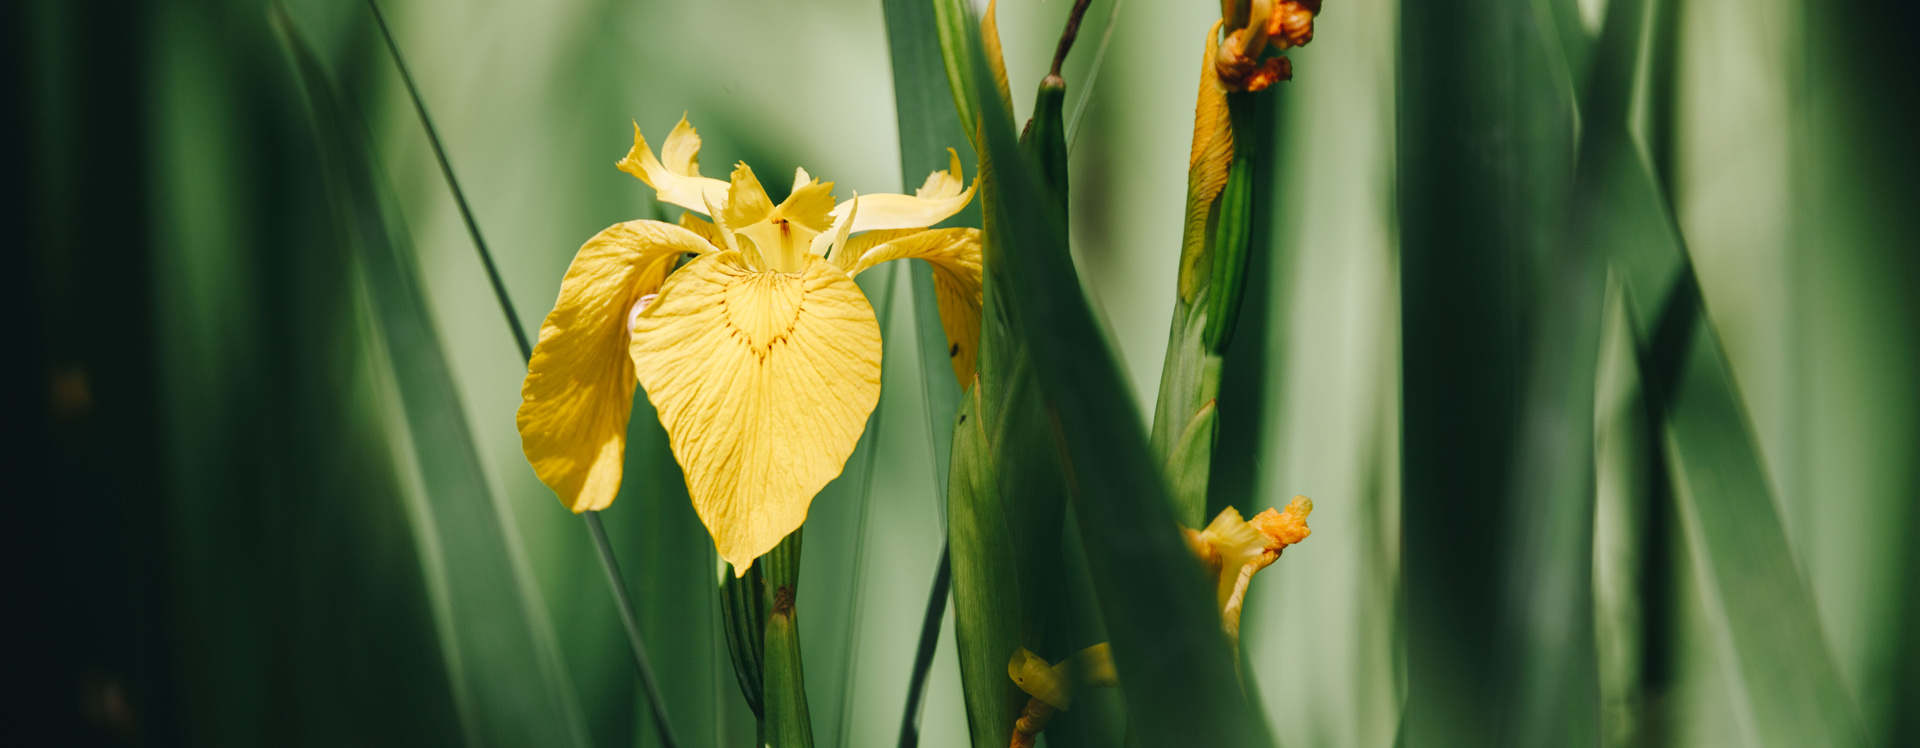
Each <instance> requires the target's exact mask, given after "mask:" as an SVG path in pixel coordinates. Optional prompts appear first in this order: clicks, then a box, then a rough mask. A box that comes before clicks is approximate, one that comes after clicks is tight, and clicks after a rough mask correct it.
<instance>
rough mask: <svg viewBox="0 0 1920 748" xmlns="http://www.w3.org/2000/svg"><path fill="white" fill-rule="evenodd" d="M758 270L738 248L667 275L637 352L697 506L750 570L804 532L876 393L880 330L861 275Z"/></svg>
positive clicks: (813, 263)
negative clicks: (862, 289)
mask: <svg viewBox="0 0 1920 748" xmlns="http://www.w3.org/2000/svg"><path fill="white" fill-rule="evenodd" d="M807 259H808V262H807V265H806V267H805V268H804V269H803V270H802V271H801V272H799V273H771V272H758V271H755V270H753V269H751V268H748V267H747V266H746V265H745V263H744V261H743V259H742V258H741V257H740V255H739V254H738V253H735V252H726V253H721V254H716V255H710V256H707V257H702V258H700V259H698V260H695V261H694V262H692V263H690V264H688V265H687V266H686V267H684V268H682V269H681V270H680V272H678V273H675V274H674V275H673V277H672V278H670V279H668V281H667V283H666V286H665V288H663V289H662V291H661V296H660V300H659V301H658V302H656V303H655V304H654V305H653V306H651V307H648V308H647V310H646V311H645V312H644V313H642V314H641V315H640V317H639V319H638V322H637V323H636V324H635V326H634V331H633V339H632V343H631V348H630V350H631V353H632V355H633V364H634V366H635V367H636V370H637V372H638V374H639V378H640V382H641V385H642V386H643V387H644V388H645V389H646V392H647V397H648V398H649V399H651V400H652V401H653V404H654V407H655V408H657V409H658V410H659V413H660V423H661V424H662V425H663V426H665V427H666V429H667V436H668V440H669V442H670V443H671V444H672V446H673V455H674V457H675V458H676V459H678V460H679V461H680V466H681V468H682V469H683V470H684V471H685V473H686V476H687V490H688V493H690V494H692V497H693V505H694V509H695V511H696V512H698V513H699V515H700V520H701V521H702V522H704V523H706V526H707V530H708V532H709V533H711V534H712V535H713V542H714V546H715V547H717V548H718V549H719V551H720V557H721V558H722V559H725V560H726V561H727V562H728V563H731V564H733V567H734V573H735V574H736V575H744V574H745V573H746V570H747V569H748V567H750V566H751V565H752V563H753V560H754V559H755V558H757V557H759V556H760V555H761V554H764V553H766V552H767V551H768V550H771V549H772V548H773V547H774V546H775V545H777V544H779V542H780V539H781V538H784V537H786V536H787V534H788V533H791V532H793V531H794V530H795V529H796V528H798V527H799V526H800V524H801V523H802V522H804V521H805V520H806V517H807V507H808V505H809V504H810V503H811V502H812V501H813V496H814V494H816V493H818V492H819V491H820V489H821V487H823V486H825V485H826V484H827V481H830V480H832V479H833V478H834V477H835V476H837V475H839V474H840V470H841V468H842V467H844V466H845V464H846V461H847V457H848V455H850V454H852V453H853V447H854V444H855V443H856V442H858V441H859V440H860V433H861V432H862V431H863V430H865V428H866V423H867V416H868V415H870V414H871V413H872V412H873V407H874V405H875V404H876V403H878V402H879V399H880V327H879V325H878V324H877V323H876V322H875V321H874V317H873V308H872V307H871V306H869V305H868V304H867V299H866V297H865V296H862V295H861V293H860V287H859V286H856V285H854V283H853V279H852V278H849V277H848V276H847V275H846V274H845V273H842V272H840V270H839V269H838V268H835V267H834V266H833V265H831V264H829V263H827V262H826V261H824V260H821V259H819V258H817V257H811V256H809V257H808V258H807Z"/></svg>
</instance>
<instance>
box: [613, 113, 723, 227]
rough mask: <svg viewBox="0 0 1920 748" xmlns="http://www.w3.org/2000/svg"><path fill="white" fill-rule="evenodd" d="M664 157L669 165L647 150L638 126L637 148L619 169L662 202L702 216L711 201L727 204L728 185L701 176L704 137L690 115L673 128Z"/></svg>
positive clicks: (683, 117) (634, 140)
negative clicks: (655, 193)
mask: <svg viewBox="0 0 1920 748" xmlns="http://www.w3.org/2000/svg"><path fill="white" fill-rule="evenodd" d="M660 153H661V154H662V155H663V156H665V157H666V161H665V163H662V162H661V160H660V159H657V158H654V157H653V149H652V148H649V147H647V139H646V137H645V136H642V135H641V134H640V123H638V122H635V123H634V124H633V148H632V149H630V150H628V151H627V157H626V158H623V159H620V161H619V163H617V164H615V166H618V167H620V170H621V171H624V172H626V173H628V174H632V175H634V176H636V177H639V178H640V181H642V182H646V183H647V185H648V186H651V187H652V188H653V189H654V190H656V191H657V192H659V198H660V201H661V202H667V203H673V204H674V205H678V206H680V207H682V208H686V209H687V210H697V211H700V212H702V213H705V212H707V202H708V201H709V200H711V201H712V202H714V203H715V204H720V203H724V202H726V199H727V183H726V182H722V181H720V180H718V179H713V178H711V177H703V176H700V136H699V134H697V133H695V132H694V130H693V126H692V125H689V124H687V118H686V115H681V117H680V124H678V125H675V126H674V127H673V133H672V134H670V135H668V136H667V142H666V144H665V145H664V146H663V147H661V149H660Z"/></svg>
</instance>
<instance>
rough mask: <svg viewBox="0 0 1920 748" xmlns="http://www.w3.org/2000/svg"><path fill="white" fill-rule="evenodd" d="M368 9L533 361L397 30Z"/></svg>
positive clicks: (373, 3) (371, 2) (371, 0)
mask: <svg viewBox="0 0 1920 748" xmlns="http://www.w3.org/2000/svg"><path fill="white" fill-rule="evenodd" d="M367 7H368V8H371V9H373V20H374V21H376V22H378V23H379V24H380V36H381V38H383V39H386V41H387V51H388V52H390V53H392V54H393V66H394V67H397V68H399V69H400V80H401V81H403V82H405V83H406V84H407V97H408V98H409V99H412V100H413V111H414V112H415V113H417V114H419V115H420V126H421V127H423V128H425V129H426V131H427V142H428V143H429V144H431V145H432V146H433V157H434V159H435V160H436V161H439V162H440V175H441V176H443V177H445V178H446V180H447V189H449V190H452V191H453V202H454V204H455V205H458V206H460V218H461V220H464V221H466V224H467V235H468V236H470V237H473V246H474V249H477V250H479V251H480V264H481V265H483V266H485V267H486V269H487V280H488V281H490V282H492V283H493V297H494V299H496V300H498V301H499V302H500V312H501V313H502V314H505V315H507V327H508V328H509V329H511V330H512V331H513V341H514V342H515V343H518V344H520V356H521V357H522V358H525V359H528V360H531V359H532V358H533V344H532V343H530V342H528V341H527V332H526V330H524V329H522V328H521V327H520V316H519V314H517V313H515V312H514V310H513V299H512V298H511V297H509V296H508V295H507V284H506V282H505V281H502V280H501V279H500V268H499V267H497V266H495V265H494V263H493V253H492V252H489V251H487V241H486V240H485V239H482V238H480V224H479V223H477V222H475V221H474V218H473V209H472V208H470V207H468V205H467V193H466V192H465V191H463V190H461V189H460V180H458V179H454V178H453V164H451V163H449V162H448V161H447V149H446V148H444V147H442V146H441V145H440V132H439V131H438V130H435V129H434V127H433V118H432V117H428V116H427V103H426V102H425V101H424V100H422V99H421V98H420V89H419V88H418V87H416V86H414V84H413V73H412V72H411V71H409V70H407V61H406V60H405V59H403V58H402V57H401V56H400V43H399V42H397V41H394V38H393V31H392V30H391V29H389V28H387V17H386V15H385V14H383V13H381V12H380V3H379V2H378V1H377V0H367Z"/></svg>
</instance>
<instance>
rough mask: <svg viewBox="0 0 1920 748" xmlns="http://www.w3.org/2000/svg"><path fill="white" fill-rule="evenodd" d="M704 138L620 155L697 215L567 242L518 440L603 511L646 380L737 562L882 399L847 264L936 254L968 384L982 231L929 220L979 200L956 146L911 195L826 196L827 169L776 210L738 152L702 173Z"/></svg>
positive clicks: (544, 470)
mask: <svg viewBox="0 0 1920 748" xmlns="http://www.w3.org/2000/svg"><path fill="white" fill-rule="evenodd" d="M699 151H700V137H699V135H697V134H696V133H695V132H694V129H693V127H692V126H690V125H688V124H687V121H686V119H685V118H682V119H681V120H680V124H679V125H678V126H676V127H675V128H674V129H673V132H672V134H670V135H668V136H667V140H666V142H665V143H664V144H662V147H661V149H660V155H659V156H658V157H656V156H655V155H654V153H653V151H652V149H651V148H649V147H648V146H647V141H646V139H645V138H644V137H642V136H641V134H640V128H639V126H638V125H635V126H634V133H633V149H632V150H631V151H630V152H628V154H627V157H626V158H624V159H622V160H621V161H620V162H619V167H620V169H621V170H623V171H626V172H628V173H631V174H633V175H634V176H636V177H639V178H640V179H641V180H643V181H645V182H646V183H647V184H648V185H651V186H652V187H653V188H654V189H655V190H656V191H657V192H658V196H659V198H660V199H661V200H663V201H665V202H669V203H672V204H674V205H678V206H681V207H683V208H686V209H688V210H689V211H691V212H690V213H688V214H686V215H683V216H682V217H681V220H680V225H673V224H668V223H662V222H659V221H627V222H625V223H620V224H616V225H613V226H610V227H608V228H607V229H606V230H604V231H601V232H600V233H599V234H597V235H595V236H594V237H593V238H592V239H589V240H588V241H587V243H586V244H585V245H584V246H582V247H581V248H580V252H579V254H577V255H575V256H574V259H573V265H572V266H570V267H569V268H567V274H566V277H565V278H564V279H563V280H562V281H561V283H560V298H559V301H558V302H557V303H556V304H555V305H554V309H553V312H552V313H550V314H548V315H547V319H546V322H545V323H544V324H543V325H541V327H540V342H539V344H538V345H537V346H535V347H534V351H533V361H532V362H531V363H530V364H529V366H528V370H527V379H526V382H525V383H524V384H523V385H522V387H521V390H520V394H521V400H522V401H521V404H520V412H519V418H518V421H519V427H520V441H521V447H522V449H523V450H524V451H525V452H526V455H527V459H528V461H530V462H531V463H532V464H533V469H534V472H535V473H537V474H538V475H539V476H540V480H542V481H544V482H545V483H546V484H547V485H548V486H550V487H552V488H553V490H554V492H555V493H556V494H558V495H559V497H560V501H561V502H562V503H564V504H566V505H567V507H568V508H570V509H572V510H573V511H576V512H581V511H589V510H598V509H603V508H605V507H606V506H607V505H609V504H611V503H613V498H614V495H615V494H617V493H618V492H619V490H620V472H621V463H622V460H623V455H624V453H625V450H626V432H627V417H628V414H629V412H630V410H631V408H632V403H633V389H634V385H635V384H636V383H638V384H639V385H641V386H642V387H644V389H645V390H646V393H647V397H648V398H649V399H650V400H652V402H653V405H654V407H655V409H657V410H658V411H659V413H660V423H661V425H663V426H665V427H666V430H667V435H668V439H669V441H670V442H671V444H672V447H673V454H674V458H675V459H677V460H679V462H680V467H681V468H682V470H683V471H684V472H685V473H686V478H687V490H688V492H689V493H690V494H691V495H692V497H693V505H694V509H695V510H696V511H697V512H698V513H699V515H700V520H701V521H702V522H704V523H705V524H706V526H707V530H708V532H710V533H711V534H712V535H713V541H714V545H715V546H716V547H717V548H718V549H719V551H720V557H721V558H723V559H725V560H726V561H727V562H729V563H731V564H733V567H734V572H735V573H736V574H745V573H746V570H747V568H748V567H749V566H751V565H752V563H753V559H755V558H758V557H759V556H760V555H761V554H764V553H766V552H767V551H769V550H771V549H772V548H773V546H774V545H776V544H778V543H779V542H780V540H781V538H784V537H786V536H787V534H788V533H791V532H793V531H794V530H795V529H797V528H799V527H800V524H801V523H802V522H803V521H805V520H806V516H807V507H808V505H809V504H810V503H811V502H812V501H813V496H814V494H816V493H818V492H819V491H820V489H821V488H822V487H823V486H825V485H826V484H827V482H828V481H830V480H832V479H833V478H834V477H835V476H837V475H839V474H840V470H841V468H842V467H843V466H844V465H845V464H846V460H847V457H848V455H850V454H851V453H852V452H853V448H854V444H855V442H857V441H858V440H859V438H860V433H861V432H862V431H863V430H864V429H865V428H866V422H867V416H868V415H869V414H871V413H872V412H873V407H874V405H875V404H876V403H877V402H878V401H879V399H880V327H879V325H878V323H876V321H875V320H874V316H873V308H872V307H871V306H870V305H868V303H867V299H866V297H865V296H864V295H863V294H862V293H861V291H860V287H859V286H857V285H855V284H854V282H853V278H854V276H856V275H859V274H860V273H861V272H864V271H865V270H867V269H868V268H871V267H874V266H875V265H878V264H880V263H882V262H886V261H888V260H902V259H914V258H918V259H922V260H926V261H928V262H929V263H931V264H932V266H933V269H934V279H935V284H934V287H935V289H936V291H937V293H938V296H939V307H940V317H941V323H942V325H943V326H944V328H945V330H946V333H947V338H948V340H947V342H948V346H949V347H948V353H949V356H950V358H951V359H952V363H953V371H954V375H955V376H956V377H959V378H960V380H961V381H962V382H965V381H967V380H970V379H971V378H972V376H973V367H974V362H975V360H976V359H977V353H978V351H977V350H976V346H977V345H978V342H979V338H980V234H979V231H977V230H975V229H969V228H954V229H927V228H926V227H928V226H932V225H933V224H936V223H939V222H940V221H942V220H945V219H946V218H947V217H949V216H952V215H953V214H955V213H957V212H959V211H960V209H961V208H964V207H966V205H967V203H968V202H969V201H971V200H972V199H973V193H974V187H973V186H966V187H965V188H964V189H963V188H962V187H963V185H962V182H961V179H960V176H961V172H960V159H959V156H957V155H953V156H952V157H951V158H952V165H951V166H950V167H949V169H948V170H947V171H938V172H934V173H933V174H932V175H930V176H928V177H927V181H926V183H925V184H924V185H922V186H921V187H920V189H919V190H918V191H917V192H916V193H915V194H913V195H864V196H856V197H855V199H853V200H848V201H846V202H842V203H837V204H836V203H835V202H834V199H833V184H832V183H831V182H826V183H822V182H820V181H818V180H815V179H813V178H812V177H810V176H809V175H808V174H807V172H806V170H804V169H801V170H797V173H796V174H795V179H794V183H793V190H792V191H791V193H789V195H788V196H787V198H786V200H784V201H782V202H781V203H780V204H779V205H775V204H773V201H772V200H771V199H770V198H769V197H768V196H767V192H766V190H765V189H763V188H762V187H761V186H760V181H759V180H758V179H757V178H755V176H754V174H753V170H752V169H750V168H748V167H747V165H746V164H744V163H743V164H740V165H738V166H736V167H735V168H734V171H733V175H732V178H731V179H730V180H728V181H721V180H718V179H713V178H710V177H703V176H701V175H700V164H699ZM949 153H950V154H951V151H949ZM693 213H700V214H703V215H707V216H709V217H711V218H712V219H713V220H712V222H708V221H706V220H702V219H701V218H699V217H698V216H695V215H693ZM683 259H687V260H688V261H687V262H686V263H685V264H684V265H682V264H680V263H681V260H683ZM676 268H677V269H676Z"/></svg>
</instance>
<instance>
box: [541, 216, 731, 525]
mask: <svg viewBox="0 0 1920 748" xmlns="http://www.w3.org/2000/svg"><path fill="white" fill-rule="evenodd" d="M713 249H714V248H713V246H712V245H710V244H708V243H707V241H706V240H705V239H702V238H701V237H700V236H699V235H697V234H695V233H694V232H691V231H688V230H686V229H683V228H680V227H678V226H674V225H671V224H665V223H660V222H659V221H628V222H626V223H621V224H615V225H613V226H611V227H608V228H607V229H606V230H605V231H602V232H600V233H599V234H597V235H595V236H594V237H593V238H592V239H589V240H588V241H587V243H586V244H585V245H584V246H582V247H580V252H579V254H576V255H575V256H574V258H573V264H572V265H571V266H569V267H568V268H567V275H566V277H565V278H564V279H563V280H561V282H560V300H559V301H558V302H556V303H555V304H554V307H553V312H551V313H549V314H548V315H547V320H546V322H545V323H544V324H542V325H541V326H540V343H539V344H538V345H536V346H534V348H533V360H532V361H531V362H530V363H529V364H528V365H527V378H526V381H525V382H524V383H523V384H522V385H521V387H520V399H521V402H520V412H519V414H518V418H517V419H516V420H517V421H518V423H519V428H520V447H521V449H522V450H523V451H525V452H526V454H527V461H528V462H530V463H532V464H533V471H534V473H536V474H538V475H539V476H540V480H541V481H542V482H544V483H546V484H547V485H548V486H550V487H552V488H553V492H554V493H555V494H558V495H559V497H560V501H561V503H563V504H566V505H567V508H569V509H572V510H573V511H576V512H580V511H587V510H597V509H604V508H606V506H607V505H608V504H611V503H613V497H614V495H615V494H616V493H618V492H619V491H620V465H621V459H622V455H623V454H624V452H625V450H626V436H627V416H628V413H629V412H630V411H632V409H633V384H634V375H633V362H632V360H631V359H630V358H629V357H628V356H627V355H626V349H627V336H628V332H627V326H628V321H629V318H630V313H631V311H632V309H633V306H634V303H635V302H636V301H638V300H639V299H640V298H641V297H642V296H644V295H646V294H650V293H653V292H654V291H655V290H657V289H659V287H660V284H661V281H662V280H663V279H664V278H665V277H666V275H667V273H668V272H670V271H671V270H672V269H673V263H674V261H675V260H677V259H678V258H679V257H680V255H682V254H686V253H696V254H697V253H706V252H711V251H713Z"/></svg>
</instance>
